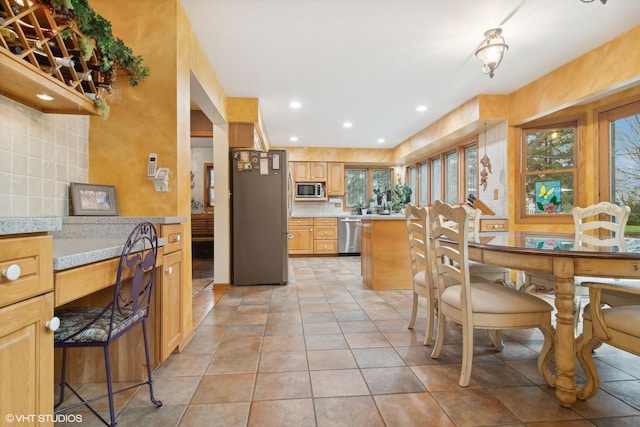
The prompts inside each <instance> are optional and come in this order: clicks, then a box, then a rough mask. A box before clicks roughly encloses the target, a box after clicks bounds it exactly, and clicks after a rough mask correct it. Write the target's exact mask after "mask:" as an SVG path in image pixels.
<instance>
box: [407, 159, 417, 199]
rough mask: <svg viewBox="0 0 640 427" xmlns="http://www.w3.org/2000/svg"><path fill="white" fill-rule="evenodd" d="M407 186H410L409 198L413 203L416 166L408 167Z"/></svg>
mask: <svg viewBox="0 0 640 427" xmlns="http://www.w3.org/2000/svg"><path fill="white" fill-rule="evenodd" d="M407 184H409V188H411V196H410V198H409V200H410V201H411V203H415V200H416V168H415V166H412V167H410V168H409V182H408V183H407Z"/></svg>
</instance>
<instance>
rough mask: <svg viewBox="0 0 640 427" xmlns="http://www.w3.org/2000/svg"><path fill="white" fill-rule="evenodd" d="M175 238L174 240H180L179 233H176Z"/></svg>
mask: <svg viewBox="0 0 640 427" xmlns="http://www.w3.org/2000/svg"><path fill="white" fill-rule="evenodd" d="M175 240H176V242H179V241H180V235H179V234H176V239H175Z"/></svg>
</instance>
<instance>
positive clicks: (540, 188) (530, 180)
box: [525, 172, 573, 214]
mask: <svg viewBox="0 0 640 427" xmlns="http://www.w3.org/2000/svg"><path fill="white" fill-rule="evenodd" d="M556 183H557V184H556ZM525 194H526V210H527V214H536V213H537V214H541V213H558V212H561V213H571V209H573V173H571V172H570V173H556V174H541V175H528V176H527V177H526V178H525Z"/></svg>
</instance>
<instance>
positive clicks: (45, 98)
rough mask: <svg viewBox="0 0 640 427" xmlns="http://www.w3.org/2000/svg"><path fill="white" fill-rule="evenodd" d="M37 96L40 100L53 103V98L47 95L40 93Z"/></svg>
mask: <svg viewBox="0 0 640 427" xmlns="http://www.w3.org/2000/svg"><path fill="white" fill-rule="evenodd" d="M36 96H37V97H38V98H40V99H42V100H43V101H53V99H54V98H53V96H51V95H49V94H47V93H38V94H36Z"/></svg>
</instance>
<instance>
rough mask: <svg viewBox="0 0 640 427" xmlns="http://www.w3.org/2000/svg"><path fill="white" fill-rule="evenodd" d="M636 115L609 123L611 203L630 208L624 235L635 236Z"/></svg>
mask: <svg viewBox="0 0 640 427" xmlns="http://www.w3.org/2000/svg"><path fill="white" fill-rule="evenodd" d="M639 182H640V114H636V115H633V116H629V117H625V118H622V119H618V120H614V121H612V122H611V195H612V199H613V200H611V202H612V203H616V204H618V205H626V206H629V207H630V208H631V215H630V216H629V221H628V222H627V227H626V230H625V235H627V236H630V235H632V236H637V234H638V229H639V227H638V226H639V225H640V188H639V187H638V183H639Z"/></svg>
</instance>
